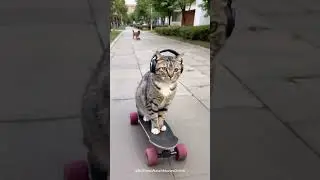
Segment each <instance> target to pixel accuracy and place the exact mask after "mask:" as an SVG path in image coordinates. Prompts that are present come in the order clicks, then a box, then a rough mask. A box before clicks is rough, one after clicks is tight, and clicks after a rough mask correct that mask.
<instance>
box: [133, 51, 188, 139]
mask: <svg viewBox="0 0 320 180" xmlns="http://www.w3.org/2000/svg"><path fill="white" fill-rule="evenodd" d="M155 55H156V60H155V62H156V65H155V71H154V72H151V71H148V72H147V73H146V74H144V76H143V77H142V80H141V81H140V83H139V85H138V88H137V91H136V96H135V97H136V106H137V110H138V114H139V116H140V118H143V120H144V121H151V132H152V133H153V134H159V133H160V131H166V129H167V128H166V126H165V125H164V120H165V119H166V115H167V111H168V106H169V105H170V104H171V101H172V100H173V98H174V96H175V94H176V91H177V85H178V82H177V80H178V79H179V77H180V75H181V73H182V70H183V59H182V56H183V54H180V55H178V56H175V57H173V56H165V55H162V54H160V52H159V51H156V53H155Z"/></svg>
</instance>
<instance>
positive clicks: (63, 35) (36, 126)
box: [0, 0, 109, 180]
mask: <svg viewBox="0 0 320 180" xmlns="http://www.w3.org/2000/svg"><path fill="white" fill-rule="evenodd" d="M90 2H91V3H92V10H94V11H95V17H92V16H91V15H90V8H89V5H88V2H87V1H84V0H82V1H78V0H55V1H52V0H42V1H37V0H30V1H28V2H27V1H21V0H15V1H11V0H8V1H1V2H0V7H1V8H0V14H1V16H0V47H1V48H0V51H1V53H0V59H1V61H0V81H1V88H0V99H1V101H0V106H1V111H0V180H21V179H24V180H59V179H62V178H63V165H64V164H65V163H68V162H69V161H71V160H77V159H83V158H84V157H85V149H84V147H83V145H82V139H81V135H82V132H81V130H82V128H81V126H80V121H79V116H80V102H81V97H82V94H83V92H84V87H85V85H86V83H87V81H88V78H89V75H90V70H91V69H92V68H93V67H95V64H96V62H97V61H98V60H99V59H100V55H101V53H102V48H103V47H102V45H101V44H100V41H99V38H98V35H97V31H96V29H95V27H94V26H93V25H92V22H93V21H96V22H97V23H98V29H99V31H100V33H102V34H101V35H102V36H101V40H102V41H103V42H104V44H107V45H108V46H109V42H108V41H107V38H105V37H107V36H106V35H109V33H108V31H106V20H105V19H104V18H106V17H107V16H105V14H106V10H105V9H106V8H107V7H108V5H107V3H106V1H104V0H101V1H100V0H90ZM102 7H103V8H102Z"/></svg>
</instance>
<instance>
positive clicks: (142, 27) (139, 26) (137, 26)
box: [132, 24, 168, 30]
mask: <svg viewBox="0 0 320 180" xmlns="http://www.w3.org/2000/svg"><path fill="white" fill-rule="evenodd" d="M132 26H133V27H134V28H137V29H140V30H143V29H151V26H150V25H140V24H132ZM159 27H168V25H153V26H152V28H159Z"/></svg>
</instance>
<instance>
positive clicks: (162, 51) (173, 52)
mask: <svg viewBox="0 0 320 180" xmlns="http://www.w3.org/2000/svg"><path fill="white" fill-rule="evenodd" d="M164 52H171V53H172V54H174V55H175V56H179V55H180V54H179V53H178V52H177V51H175V50H172V49H164V50H161V51H160V53H164Z"/></svg>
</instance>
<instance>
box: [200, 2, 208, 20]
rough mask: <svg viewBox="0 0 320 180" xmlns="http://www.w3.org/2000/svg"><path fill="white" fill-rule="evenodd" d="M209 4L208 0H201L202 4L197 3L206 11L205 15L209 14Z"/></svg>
mask: <svg viewBox="0 0 320 180" xmlns="http://www.w3.org/2000/svg"><path fill="white" fill-rule="evenodd" d="M209 5H210V3H209V0H202V4H200V5H199V7H201V8H202V10H204V11H206V14H205V16H209V10H210V7H209Z"/></svg>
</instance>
